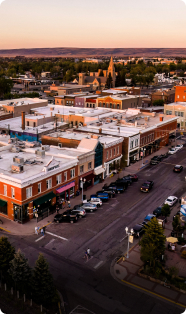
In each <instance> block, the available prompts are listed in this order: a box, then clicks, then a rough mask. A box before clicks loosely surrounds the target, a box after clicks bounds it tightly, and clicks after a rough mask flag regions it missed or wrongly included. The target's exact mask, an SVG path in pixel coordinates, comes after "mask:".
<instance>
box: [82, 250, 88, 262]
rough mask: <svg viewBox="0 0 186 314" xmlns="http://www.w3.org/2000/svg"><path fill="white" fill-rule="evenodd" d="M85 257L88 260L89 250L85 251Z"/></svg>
mask: <svg viewBox="0 0 186 314" xmlns="http://www.w3.org/2000/svg"><path fill="white" fill-rule="evenodd" d="M83 258H86V259H87V261H88V254H87V251H85V255H84V256H83Z"/></svg>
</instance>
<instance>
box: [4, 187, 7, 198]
mask: <svg viewBox="0 0 186 314" xmlns="http://www.w3.org/2000/svg"><path fill="white" fill-rule="evenodd" d="M4 196H7V185H4Z"/></svg>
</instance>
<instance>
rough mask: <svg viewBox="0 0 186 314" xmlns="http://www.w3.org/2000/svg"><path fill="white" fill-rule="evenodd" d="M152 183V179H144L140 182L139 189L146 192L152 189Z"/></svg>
mask: <svg viewBox="0 0 186 314" xmlns="http://www.w3.org/2000/svg"><path fill="white" fill-rule="evenodd" d="M153 185H154V182H153V181H146V182H144V183H143V184H142V186H141V189H140V191H141V192H145V193H147V192H149V191H150V190H151V189H152V187H153Z"/></svg>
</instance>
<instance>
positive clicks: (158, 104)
mask: <svg viewBox="0 0 186 314" xmlns="http://www.w3.org/2000/svg"><path fill="white" fill-rule="evenodd" d="M153 106H164V100H163V99H157V100H154V101H153Z"/></svg>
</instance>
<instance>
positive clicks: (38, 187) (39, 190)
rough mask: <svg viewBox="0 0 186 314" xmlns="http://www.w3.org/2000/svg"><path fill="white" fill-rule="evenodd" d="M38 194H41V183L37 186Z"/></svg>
mask: <svg viewBox="0 0 186 314" xmlns="http://www.w3.org/2000/svg"><path fill="white" fill-rule="evenodd" d="M37 192H38V193H41V183H38V185H37Z"/></svg>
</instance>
